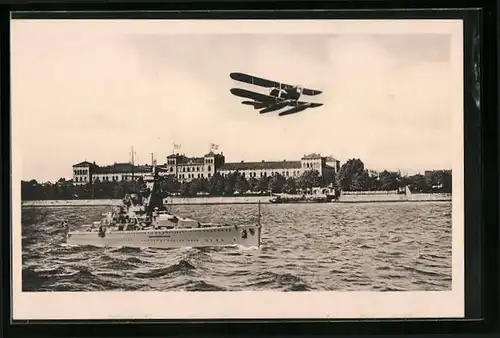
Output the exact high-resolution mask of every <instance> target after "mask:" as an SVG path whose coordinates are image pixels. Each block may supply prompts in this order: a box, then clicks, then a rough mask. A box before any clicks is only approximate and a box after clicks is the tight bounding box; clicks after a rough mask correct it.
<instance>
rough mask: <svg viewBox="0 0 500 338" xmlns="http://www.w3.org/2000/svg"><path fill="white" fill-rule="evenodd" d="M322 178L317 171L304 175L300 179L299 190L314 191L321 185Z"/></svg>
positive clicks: (306, 172)
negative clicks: (313, 189) (314, 188)
mask: <svg viewBox="0 0 500 338" xmlns="http://www.w3.org/2000/svg"><path fill="white" fill-rule="evenodd" d="M321 183H322V182H321V178H320V176H319V172H318V171H317V170H308V171H305V172H303V173H302V175H300V177H299V178H298V182H297V187H298V188H299V189H302V190H305V189H312V188H313V187H317V186H320V185H321Z"/></svg>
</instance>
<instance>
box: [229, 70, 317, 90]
mask: <svg viewBox="0 0 500 338" xmlns="http://www.w3.org/2000/svg"><path fill="white" fill-rule="evenodd" d="M229 76H230V77H231V79H233V80H236V81H240V82H245V83H249V84H252V85H256V86H261V87H266V88H283V89H290V88H295V87H296V86H292V85H289V84H286V83H281V82H276V81H271V80H267V79H263V78H261V77H257V76H252V75H248V74H244V73H231V74H229ZM321 93H322V92H321V91H320V90H315V89H309V88H303V89H302V94H304V95H309V96H312V95H318V94H321Z"/></svg>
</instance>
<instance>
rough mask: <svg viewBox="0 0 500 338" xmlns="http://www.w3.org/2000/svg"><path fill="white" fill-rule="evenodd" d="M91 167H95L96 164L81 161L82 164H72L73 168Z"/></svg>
mask: <svg viewBox="0 0 500 338" xmlns="http://www.w3.org/2000/svg"><path fill="white" fill-rule="evenodd" d="M91 166H96V164H95V163H91V162H89V161H83V162H80V163H77V164H74V165H73V168H75V167H91Z"/></svg>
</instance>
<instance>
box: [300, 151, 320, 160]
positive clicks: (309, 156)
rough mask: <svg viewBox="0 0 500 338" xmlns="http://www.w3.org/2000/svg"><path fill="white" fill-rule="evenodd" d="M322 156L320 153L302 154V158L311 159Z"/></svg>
mask: <svg viewBox="0 0 500 338" xmlns="http://www.w3.org/2000/svg"><path fill="white" fill-rule="evenodd" d="M319 158H322V157H321V155H320V154H316V153H312V154H306V155H304V156H302V159H303V160H313V159H319Z"/></svg>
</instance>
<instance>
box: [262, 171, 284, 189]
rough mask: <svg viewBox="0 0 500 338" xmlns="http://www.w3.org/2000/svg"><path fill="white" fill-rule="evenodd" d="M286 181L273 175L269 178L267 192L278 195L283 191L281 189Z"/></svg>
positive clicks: (280, 176) (277, 175)
mask: <svg viewBox="0 0 500 338" xmlns="http://www.w3.org/2000/svg"><path fill="white" fill-rule="evenodd" d="M285 182H286V179H285V177H283V176H282V175H280V174H275V175H273V176H272V177H271V179H270V180H269V183H268V186H267V188H268V190H270V191H271V192H273V193H280V192H282V191H283V187H284V186H285Z"/></svg>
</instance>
